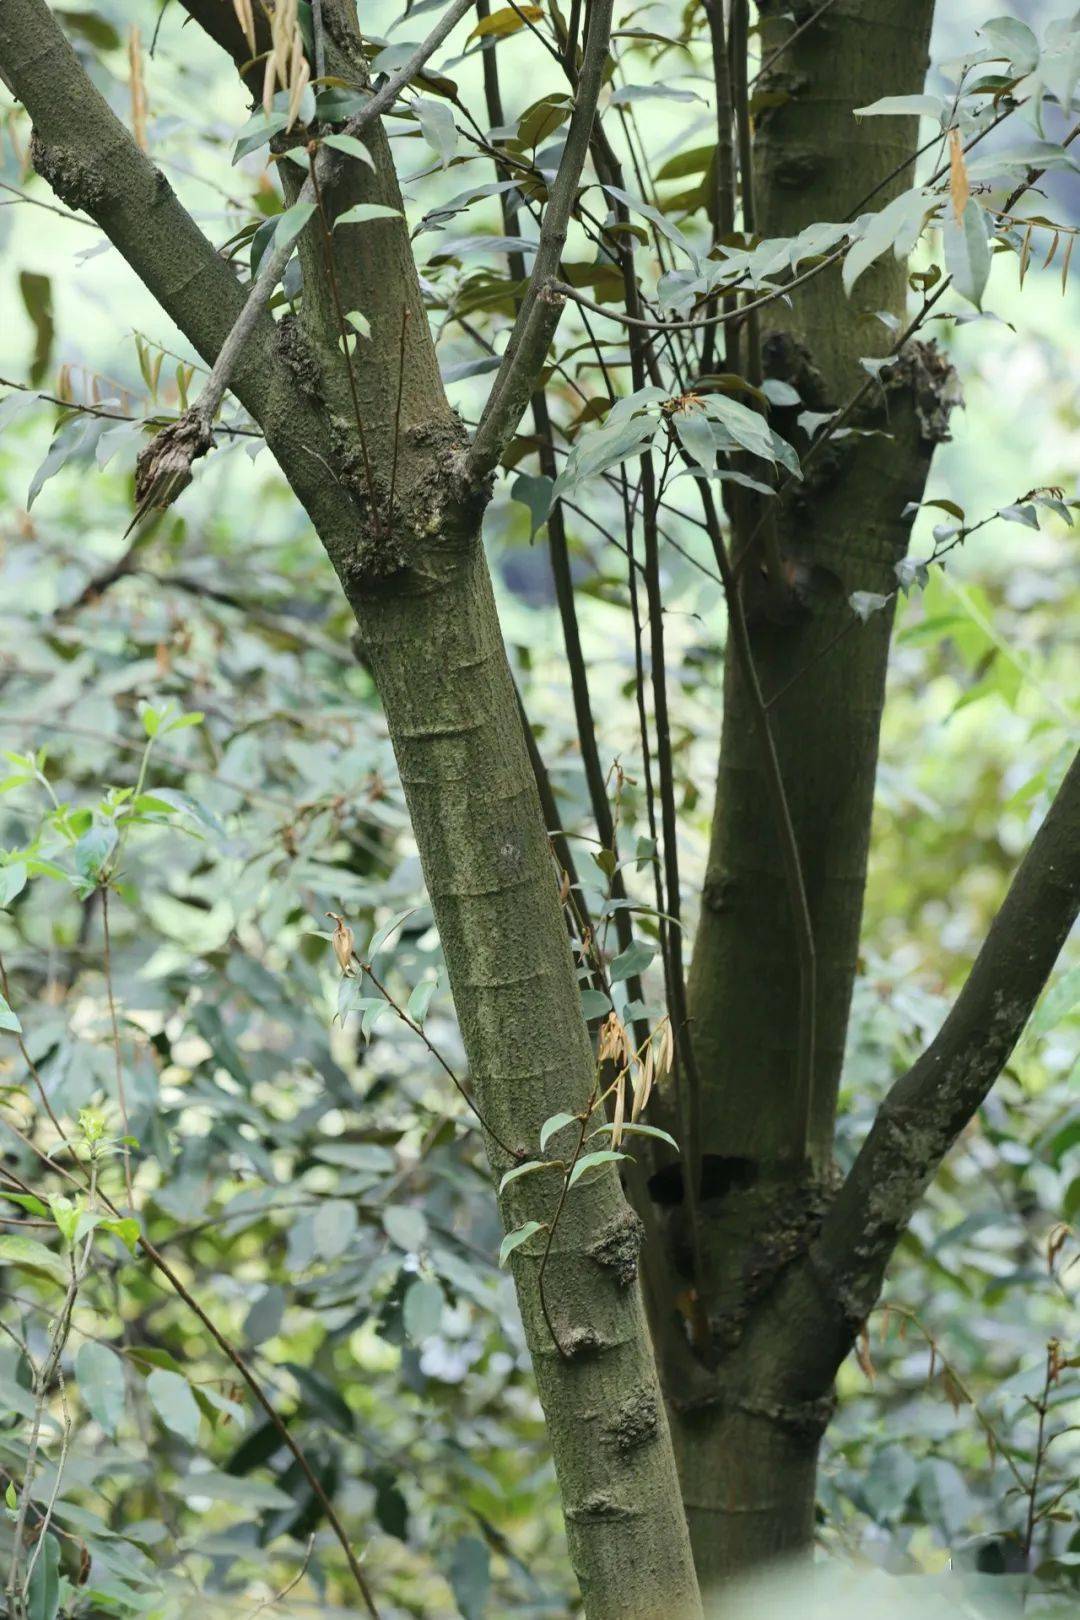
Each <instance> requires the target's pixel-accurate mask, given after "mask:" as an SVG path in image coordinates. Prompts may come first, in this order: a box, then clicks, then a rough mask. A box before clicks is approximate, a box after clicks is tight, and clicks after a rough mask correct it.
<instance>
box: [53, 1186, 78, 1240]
mask: <svg viewBox="0 0 1080 1620" xmlns="http://www.w3.org/2000/svg"><path fill="white" fill-rule="evenodd" d="M49 1208H50V1211H51V1213H52V1218H53V1220H54V1221H55V1222H56V1224H57V1227H58V1228H59V1231H60V1235H61V1237H62V1238H63V1239H64V1241H65V1242H67V1243H74V1242H75V1235H76V1229H77V1228H78V1225H79V1210H78V1208H77V1207H76V1205H75V1204H73V1203H72V1201H71V1199H70V1198H64V1197H63V1196H62V1195H61V1194H60V1193H53V1194H52V1195H51V1196H50V1198H49Z"/></svg>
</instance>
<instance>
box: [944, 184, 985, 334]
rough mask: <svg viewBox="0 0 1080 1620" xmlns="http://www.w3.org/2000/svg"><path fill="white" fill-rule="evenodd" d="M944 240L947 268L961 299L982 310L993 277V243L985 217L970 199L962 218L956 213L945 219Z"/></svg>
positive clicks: (973, 200) (976, 204) (972, 198)
mask: <svg viewBox="0 0 1080 1620" xmlns="http://www.w3.org/2000/svg"><path fill="white" fill-rule="evenodd" d="M943 235H944V238H945V265H946V268H947V269H948V272H949V274H950V275H951V276H952V278H953V285H954V286H955V288H956V290H957V292H958V293H960V295H961V297H963V298H966V299H967V301H968V303H969V304H974V305H975V308H976V309H982V296H983V292H984V291H985V288H986V283H987V279H988V278H989V275H990V241H989V238H988V237H987V234H986V215H985V214H984V213H983V211H982V209H981V208H980V207H979V205H978V203H977V202H976V201H975V199H974V197H969V198H968V200H967V202H966V203H965V204H964V211H963V214H962V215H961V217H960V218H959V219H957V218H956V216H955V214H953V213H951V212H950V213H949V214H948V215H947V216H946V219H945V224H944V226H943Z"/></svg>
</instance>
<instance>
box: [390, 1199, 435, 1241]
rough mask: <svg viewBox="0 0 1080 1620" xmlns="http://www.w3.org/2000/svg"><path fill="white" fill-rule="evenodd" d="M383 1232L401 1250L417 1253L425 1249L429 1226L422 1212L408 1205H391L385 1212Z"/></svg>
mask: <svg viewBox="0 0 1080 1620" xmlns="http://www.w3.org/2000/svg"><path fill="white" fill-rule="evenodd" d="M382 1223H383V1230H384V1232H385V1233H386V1235H387V1237H388V1238H390V1239H391V1240H392V1241H393V1242H394V1243H396V1244H397V1246H398V1248H399V1249H405V1250H407V1251H408V1252H410V1253H415V1252H416V1250H417V1249H420V1248H422V1247H423V1244H424V1240H425V1239H426V1237H427V1232H428V1225H427V1221H426V1220H425V1218H424V1216H423V1214H422V1212H421V1211H420V1210H418V1209H412V1208H410V1206H409V1205H408V1204H389V1205H388V1206H387V1207H386V1209H384V1210H383V1215H382Z"/></svg>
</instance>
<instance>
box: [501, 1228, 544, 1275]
mask: <svg viewBox="0 0 1080 1620" xmlns="http://www.w3.org/2000/svg"><path fill="white" fill-rule="evenodd" d="M543 1229H544V1223H543V1221H526V1222H525V1224H524V1225H523V1226H515V1228H514V1230H513V1231H512V1232H507V1234H506V1236H505V1237H504V1238H503V1240H502V1242H501V1244H500V1245H499V1264H500V1266H505V1264H506V1262H507V1261H508V1260H509V1258H510V1256H511V1255H512V1254H513V1252H514V1250H515V1249H518V1248H520V1247H521V1245H522V1244H523V1243H526V1242H527V1241H528V1239H529V1238H531V1237H532V1235H533V1233H534V1232H540V1231H542V1230H543Z"/></svg>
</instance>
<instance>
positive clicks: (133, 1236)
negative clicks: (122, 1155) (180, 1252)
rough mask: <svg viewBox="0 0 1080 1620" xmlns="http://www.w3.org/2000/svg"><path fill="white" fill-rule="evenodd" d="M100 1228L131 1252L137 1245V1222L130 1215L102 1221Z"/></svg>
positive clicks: (132, 1252) (133, 1251)
mask: <svg viewBox="0 0 1080 1620" xmlns="http://www.w3.org/2000/svg"><path fill="white" fill-rule="evenodd" d="M129 1145H130V1144H129ZM136 1146H137V1144H136ZM101 1230H102V1231H103V1232H111V1233H112V1234H113V1236H114V1237H118V1238H119V1239H120V1241H121V1243H122V1244H123V1245H124V1247H125V1249H127V1250H128V1252H129V1253H131V1254H134V1253H135V1251H136V1249H137V1248H138V1246H139V1223H138V1221H137V1220H136V1219H135V1218H134V1216H132V1215H125V1216H124V1217H123V1218H122V1219H121V1220H119V1221H102V1223H101Z"/></svg>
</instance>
